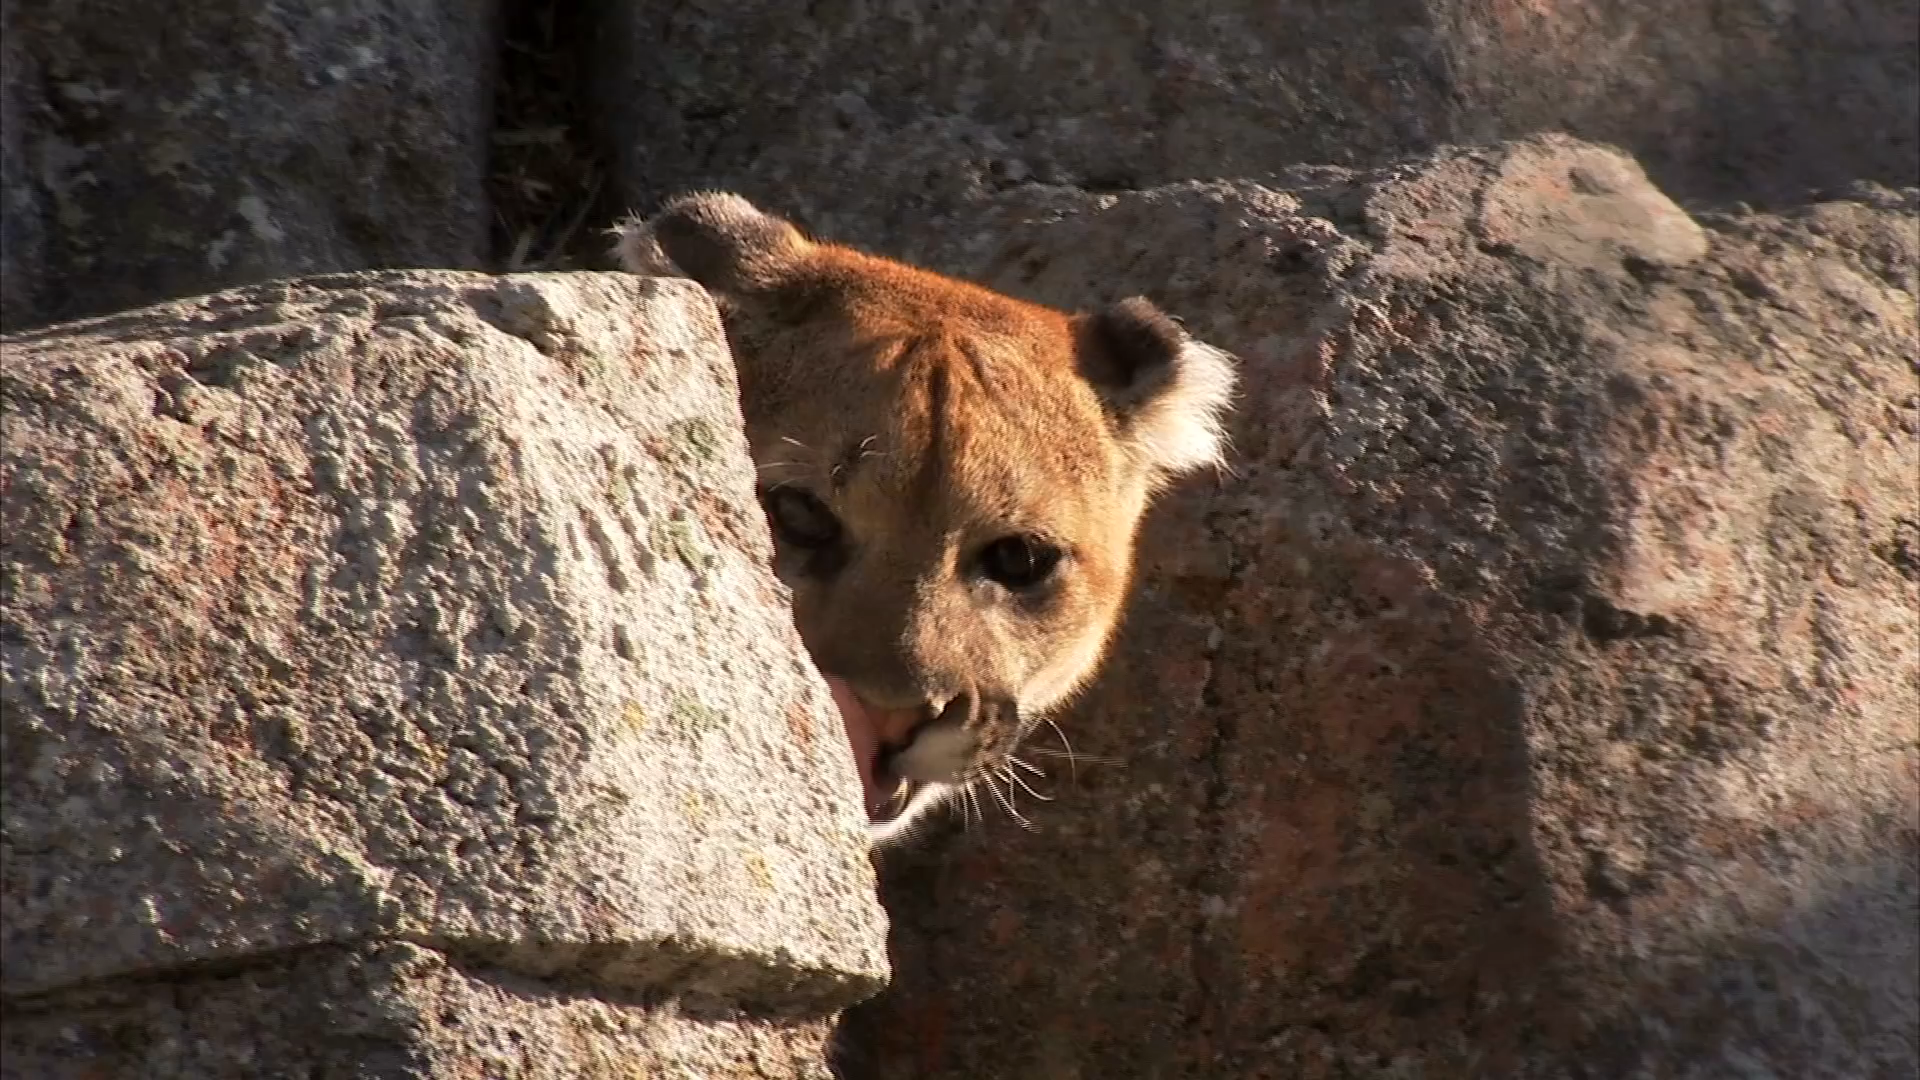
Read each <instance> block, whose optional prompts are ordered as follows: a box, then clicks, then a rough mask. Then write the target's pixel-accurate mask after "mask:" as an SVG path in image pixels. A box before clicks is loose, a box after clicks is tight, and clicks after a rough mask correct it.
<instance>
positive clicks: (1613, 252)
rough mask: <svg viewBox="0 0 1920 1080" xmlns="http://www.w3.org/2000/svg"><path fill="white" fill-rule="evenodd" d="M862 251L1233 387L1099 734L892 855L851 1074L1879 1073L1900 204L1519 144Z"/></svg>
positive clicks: (1895, 669) (1130, 640) (1912, 498)
mask: <svg viewBox="0 0 1920 1080" xmlns="http://www.w3.org/2000/svg"><path fill="white" fill-rule="evenodd" d="M907 242H911V243H917V244H919V245H920V246H922V247H923V248H924V249H925V250H927V251H930V252H933V253H934V258H935V260H936V263H937V265H940V266H942V267H943V268H947V269H950V270H955V271H959V272H963V273H970V274H975V275H978V276H979V277H981V278H982V279H983V280H985V281H987V282H988V283H990V284H995V285H997V286H999V287H1001V288H1004V289H1007V290H1009V291H1012V292H1015V293H1017V294H1021V295H1026V296H1029V297H1032V298H1035V299H1038V300H1041V301H1045V302H1051V303H1057V304H1067V305H1076V306H1078V305H1089V304H1094V303H1098V302H1099V301H1102V300H1104V299H1107V298H1110V297H1115V296H1121V295H1126V294H1127V293H1130V292H1135V291H1140V292H1145V293H1147V294H1148V295H1150V296H1151V297H1152V298H1153V299H1154V300H1156V301H1158V302H1160V303H1162V304H1164V305H1165V306H1166V307H1167V309H1168V310H1170V311H1173V312H1177V313H1179V314H1180V315H1181V316H1183V317H1184V319H1185V320H1186V322H1187V324H1188V326H1189V328H1190V329H1191V330H1192V331H1193V332H1194V333H1195V334H1197V335H1199V336H1201V337H1203V338H1205V339H1207V340H1209V341H1214V342H1217V343H1219V344H1221V345H1222V346H1224V347H1227V348H1230V349H1233V350H1234V351H1236V352H1237V353H1238V354H1239V356H1240V357H1241V359H1242V361H1243V363H1244V365H1245V367H1244V370H1245V379H1246V383H1245V393H1244V396H1243V399H1242V401H1241V404H1240V407H1239V409H1238V412H1237V421H1238V428H1237V430H1236V432H1235V440H1236V445H1237V447H1238V452H1237V455H1236V459H1235V460H1234V461H1233V463H1232V469H1231V473H1230V474H1229V475H1227V476H1224V477H1223V478H1222V479H1221V481H1220V482H1219V484H1218V485H1217V487H1216V488H1215V489H1213V490H1205V489H1194V488H1190V489H1188V490H1187V491H1185V492H1184V493H1183V494H1181V495H1180V496H1179V497H1176V498H1173V499H1171V500H1169V502H1168V503H1167V504H1166V505H1165V506H1164V507H1163V509H1162V510H1161V511H1159V512H1157V513H1156V515H1155V517H1154V520H1153V521H1152V522H1151V524H1150V526H1149V528H1148V530H1147V533H1146V535H1145V537H1144V539H1143V573H1142V580H1141V583H1140V588H1139V593H1138V597H1137V601H1136V603H1135V605H1134V607H1133V609H1132V613H1131V615H1130V617H1129V622H1128V624H1127V628H1126V630H1125V631H1124V633H1123V636H1122V639H1121V641H1120V642H1119V643H1118V645H1117V647H1116V650H1115V652H1114V655H1113V658H1112V659H1111V660H1110V662H1109V665H1108V668H1107V671H1106V674H1105V676H1104V677H1103V678H1102V680H1101V681H1100V683H1099V684H1098V685H1097V686H1096V687H1095V688H1094V689H1093V690H1092V691H1091V692H1090V693H1089V694H1088V696H1087V697H1086V699H1085V700H1084V702H1083V703H1082V705H1081V706H1079V707H1078V708H1077V709H1075V710H1074V712H1073V713H1072V714H1071V715H1070V716H1067V717H1063V718H1062V719H1061V720H1060V726H1061V728H1062V729H1063V731H1064V732H1065V734H1066V736H1067V737H1068V738H1070V739H1071V740H1072V745H1073V747H1074V749H1075V750H1077V751H1078V752H1080V753H1082V754H1085V755H1090V756H1095V757H1097V756H1102V755H1104V756H1111V757H1118V758H1121V759H1124V767H1114V766H1111V765H1101V764H1098V763H1097V762H1095V761H1082V762H1081V763H1079V764H1078V765H1077V767H1075V768H1069V766H1068V764H1067V763H1066V762H1064V761H1062V760H1060V759H1057V758H1053V757H1040V756H1033V757H1031V760H1032V761H1034V762H1035V763H1037V764H1040V765H1042V766H1044V767H1046V768H1047V770H1048V771H1049V772H1050V773H1051V774H1052V776H1053V782H1052V784H1051V790H1049V788H1046V787H1043V788H1041V790H1042V791H1043V792H1045V793H1048V794H1051V795H1053V796H1054V797H1055V801H1053V802H1051V803H1043V804H1039V805H1034V804H1033V803H1032V801H1031V800H1028V799H1027V798H1026V797H1025V796H1024V793H1020V792H1015V794H1016V795H1020V796H1021V798H1020V804H1019V808H1020V810H1021V812H1022V813H1023V814H1024V815H1025V816H1026V817H1028V818H1030V819H1032V821H1033V823H1034V826H1035V828H1034V830H1033V831H1032V832H1031V833H1024V832H1022V831H1021V830H1019V829H1017V828H1013V827H1012V826H1011V823H1010V822H1009V821H1007V820H1006V819H1005V818H1004V817H1000V818H995V817H994V816H993V815H990V816H989V821H988V822H987V823H986V824H985V825H984V826H980V825H976V826H975V827H974V828H973V829H971V830H965V831H963V830H960V829H959V828H958V827H957V824H956V825H955V826H953V827H950V828H948V829H947V831H945V832H944V833H942V834H940V835H938V836H936V837H935V838H934V839H933V840H932V841H931V842H929V843H928V844H927V846H925V847H924V848H921V849H910V850H907V851H904V852H901V853H899V854H889V856H888V862H887V865H886V866H885V867H884V874H883V878H884V884H885V891H886V896H887V900H888V904H889V908H890V911H891V912H892V914H893V917H894V926H895V933H894V940H893V943H892V947H893V956H894V964H895V973H896V975H895V982H894V984H893V987H892V989H890V990H889V991H888V992H887V993H886V994H884V995H882V996H881V997H880V998H878V999H876V1000H875V1001H874V1002H872V1003H870V1004H869V1005H866V1006H862V1007H861V1008H860V1009H858V1010H855V1012H854V1013H853V1014H851V1015H850V1018H849V1020H848V1023H847V1025H846V1027H845V1030H844V1032H843V1035H844V1038H845V1040H846V1042H847V1043H849V1044H850V1046H851V1053H850V1055H849V1060H850V1067H849V1075H850V1076H853V1077H888V1076H900V1075H912V1076H920V1077H962V1076H967V1077H972V1076H1081V1077H1094V1076H1232V1077H1249V1078H1252V1077H1303V1078H1314V1077H1339V1076H1358V1075H1369V1076H1371V1075H1391V1076H1424V1077H1479V1076H1530V1077H1543V1078H1544V1077H1596V1078H1597V1077H1622V1076H1699V1077H1705V1076H1730V1075H1752V1076H1904V1075H1912V1074H1913V1072H1914V1071H1915V1069H1916V1067H1920V1030H1916V1028H1917V1023H1920V1022H1917V1018H1920V987H1917V986H1916V983H1917V982H1920V930H1916V927H1917V926H1920V921H1917V919H1916V916H1920V910H1917V908H1920V866H1917V865H1916V860H1917V858H1920V745H1917V743H1920V740H1916V731H1915V715H1916V713H1915V694H1916V678H1917V677H1920V557H1917V556H1916V552H1920V526H1917V525H1916V524H1915V523H1916V522H1917V521H1920V493H1916V488H1915V476H1916V464H1917V463H1920V427H1917V425H1920V388H1917V387H1916V367H1915V361H1914V354H1913V342H1914V340H1915V337H1916V332H1920V327H1917V326H1916V317H1915V312H1916V301H1917V300H1920V288H1917V287H1916V267H1920V192H1907V193H1899V192H1893V191H1888V190H1885V189H1874V188H1871V187H1862V188H1859V189H1857V190H1856V191H1855V192H1854V193H1852V194H1851V195H1849V196H1848V197H1847V198H1845V199H1839V200H1834V201H1828V202H1824V203H1820V204H1817V205H1811V206H1808V207H1805V208H1802V209H1799V210H1795V211H1792V212H1790V213H1783V214H1779V215H1771V214H1754V213H1740V214H1726V215H1704V216H1702V217H1700V218H1699V219H1698V220H1694V219H1690V218H1689V217H1688V216H1687V215H1686V214H1684V213H1682V212H1681V211H1680V210H1679V209H1678V208H1677V207H1676V206H1675V205H1674V204H1673V203H1672V202H1671V201H1670V200H1669V199H1668V198H1666V196H1664V195H1662V194H1661V193H1660V192H1659V191H1657V190H1656V189H1655V188H1653V187H1652V186H1651V185H1650V184H1649V183H1648V182H1647V181H1646V180H1645V179H1644V178H1643V177H1642V176H1641V175H1640V173H1639V170H1638V169H1637V168H1636V167H1635V166H1634V165H1633V164H1632V163H1631V162H1630V161H1628V160H1626V159H1624V158H1622V157H1620V156H1618V155H1617V154H1616V153H1614V152H1612V151H1609V150H1605V149H1602V148H1599V147H1595V146H1591V145H1587V144H1582V143H1578V142H1574V141H1572V140H1569V139H1564V138H1558V137H1554V138H1539V139H1531V140H1525V141H1521V142H1518V143H1512V144H1505V145H1501V146H1496V147H1488V148H1480V149H1448V150H1444V151H1441V152H1438V153H1435V154H1432V155H1430V156H1427V157H1425V158H1422V159H1419V160H1416V161H1410V162H1406V163H1402V164H1399V165H1395V166H1391V167H1387V168H1382V169H1379V170H1376V171H1373V172H1362V173H1355V172H1349V171H1344V170H1338V169H1324V168H1323V169H1295V170H1290V171H1289V172H1287V173H1285V174H1283V175H1281V176H1279V177H1277V178H1276V179H1275V180H1274V181H1273V182H1272V183H1270V184H1261V183H1254V182H1251V181H1233V182H1190V183H1182V184H1173V185H1168V186H1165V187H1160V188H1156V189H1153V190H1148V191H1142V192H1129V193H1106V194H1089V193H1086V192H1082V191H1077V190H1072V189H1068V188H1061V187H1052V188H1048V187H1041V186H1031V187H1028V188H1024V189H1021V190H1019V191H1017V192H1012V193H1009V194H1007V195H1004V196H1002V197H1001V198H1000V199H999V200H998V201H997V202H996V203H995V204H994V206H993V208H992V210H991V212H989V213H988V214H987V215H985V216H984V217H983V218H981V219H979V220H976V221H972V222H970V223H969V226H968V228H967V229H965V230H964V231H963V230H961V229H958V228H946V229H929V230H927V231H926V232H925V233H923V234H921V235H920V236H918V237H915V238H913V239H912V240H910V241H907ZM1044 745H1051V746H1052V747H1053V748H1054V749H1055V750H1056V751H1057V750H1059V749H1060V748H1061V746H1060V743H1058V742H1053V743H1050V744H1043V746H1044ZM1036 783H1037V781H1036ZM982 801H983V802H990V801H991V800H984V799H983V800H982Z"/></svg>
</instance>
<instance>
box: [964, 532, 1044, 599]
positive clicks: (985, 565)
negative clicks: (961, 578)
mask: <svg viewBox="0 0 1920 1080" xmlns="http://www.w3.org/2000/svg"><path fill="white" fill-rule="evenodd" d="M1059 564H1060V549H1059V548H1057V547H1054V546H1053V545H1052V544H1049V543H1047V542H1046V541H1044V540H1040V539H1037V538H1035V537H1031V536H1003V537H1001V538H1000V539H998V540H995V541H994V542H993V543H991V544H988V545H987V546H986V547H984V548H982V549H981V551H980V569H981V571H982V572H983V573H985V574H986V575H987V576H988V577H989V578H992V579H993V580H994V581H996V582H998V583H1000V584H1001V585H1004V586H1006V587H1007V588H1009V589H1031V588H1033V587H1034V586H1035V585H1038V584H1040V583H1041V582H1043V581H1045V580H1047V577H1048V576H1049V575H1051V574H1052V573H1053V568H1054V567H1055V566H1058V565H1059Z"/></svg>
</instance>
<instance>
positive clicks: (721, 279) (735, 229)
mask: <svg viewBox="0 0 1920 1080" xmlns="http://www.w3.org/2000/svg"><path fill="white" fill-rule="evenodd" d="M649 241H650V242H651V243H652V244H654V245H658V250H659V252H660V254H662V255H664V256H665V257H666V258H667V260H668V261H669V262H671V263H672V264H673V265H674V266H675V267H677V268H679V270H680V271H681V272H682V273H684V274H686V275H687V276H688V277H690V278H692V279H693V280H695V281H697V282H699V283H700V284H702V285H705V286H706V287H707V288H708V289H709V290H711V291H714V292H720V293H742V292H753V291H757V290H761V289H767V288H772V287H774V286H777V285H779V284H781V283H782V282H784V281H785V280H787V279H788V278H790V277H791V276H792V274H793V271H794V270H795V268H796V267H798V266H799V264H800V263H801V262H802V261H803V260H804V258H805V256H806V253H807V249H808V248H809V247H810V246H811V245H810V244H808V242H807V240H806V238H805V237H803V236H801V235H800V230H798V229H796V228H794V226H793V225H792V224H791V223H790V222H788V221H786V220H784V219H782V218H779V217H776V216H775V215H773V214H769V213H766V212H765V211H763V210H761V209H759V208H758V207H756V206H754V205H753V204H752V203H750V202H748V201H747V200H746V199H743V198H741V197H740V196H738V195H730V194H725V193H719V192H702V193H698V194H692V195H682V196H678V197H676V198H673V199H670V200H668V202H667V203H666V205H665V206H663V207H662V208H661V210H660V212H659V213H658V214H656V215H654V217H653V219H652V220H651V221H648V222H647V223H646V224H645V225H643V226H640V227H638V228H637V229H635V230H634V231H633V232H632V234H631V236H630V237H623V243H622V246H621V251H620V254H621V256H622V261H623V262H626V263H628V264H629V266H628V268H629V269H630V270H634V271H636V272H639V270H640V267H639V266H637V265H635V264H638V263H643V262H644V261H645V260H644V253H643V249H644V247H645V246H647V243H648V242H649ZM629 244H631V245H632V247H631V249H629V246H628V245H629Z"/></svg>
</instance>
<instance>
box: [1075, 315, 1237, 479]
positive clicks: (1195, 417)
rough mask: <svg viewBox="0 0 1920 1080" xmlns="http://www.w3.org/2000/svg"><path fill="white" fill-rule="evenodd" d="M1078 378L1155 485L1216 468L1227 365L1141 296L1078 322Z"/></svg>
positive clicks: (1228, 392) (1229, 361)
mask: <svg viewBox="0 0 1920 1080" xmlns="http://www.w3.org/2000/svg"><path fill="white" fill-rule="evenodd" d="M1079 345H1080V374H1081V375H1082V376H1084V377H1085V378H1086V380H1087V382H1089V383H1091V384H1092V385H1093V388H1094V390H1096V391H1097V392H1098V393H1099V394H1100V399H1101V401H1102V402H1103V403H1104V404H1105V405H1106V408H1107V415H1108V416H1109V417H1111V418H1112V420H1113V424H1114V429H1115V431H1116V432H1117V433H1118V434H1119V436H1120V439H1121V441H1122V443H1123V444H1124V445H1125V446H1126V447H1127V448H1128V450H1129V451H1130V452H1131V453H1132V454H1133V456H1134V459H1135V461H1136V462H1137V463H1138V464H1139V465H1140V466H1141V467H1142V468H1143V469H1145V470H1146V471H1147V472H1148V474H1149V475H1150V476H1152V477H1153V479H1154V481H1155V482H1160V481H1165V480H1169V479H1172V478H1173V477H1175V476H1177V475H1179V474H1181V473H1184V472H1187V471H1189V470H1192V469H1197V468H1199V467H1201V466H1203V465H1218V464H1220V463H1221V460H1222V456H1223V454H1224V451H1225V442H1226V435H1225V433H1224V432H1223V431H1222V430H1221V427H1222V423H1223V421H1224V419H1225V414H1226V411H1227V408H1228V406H1229V405H1230V404H1231V401H1232V398H1233V385H1234V366H1233V358H1232V357H1231V356H1229V355H1227V354H1226V353H1225V352H1222V351H1221V350H1219V349H1216V348H1214V347H1213V346H1211V345H1206V344H1203V343H1202V342H1199V341H1195V340H1194V339H1193V338H1191V337H1188V336H1187V332H1186V331H1185V330H1183V329H1181V328H1180V324H1179V323H1176V322H1174V321H1173V319H1172V318H1170V317H1169V316H1168V315H1167V314H1166V312H1163V311H1161V310H1160V309H1159V308H1157V307H1155V306H1154V305H1153V303H1152V302H1151V301H1149V300H1148V299H1146V298H1145V297H1142V296H1134V297H1129V298H1128V299H1125V300H1122V301H1120V302H1119V303H1116V304H1114V305H1112V306H1111V307H1108V308H1106V309H1105V310H1103V311H1099V312H1095V313H1094V314H1091V315H1084V316H1081V319H1080V342H1079Z"/></svg>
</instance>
